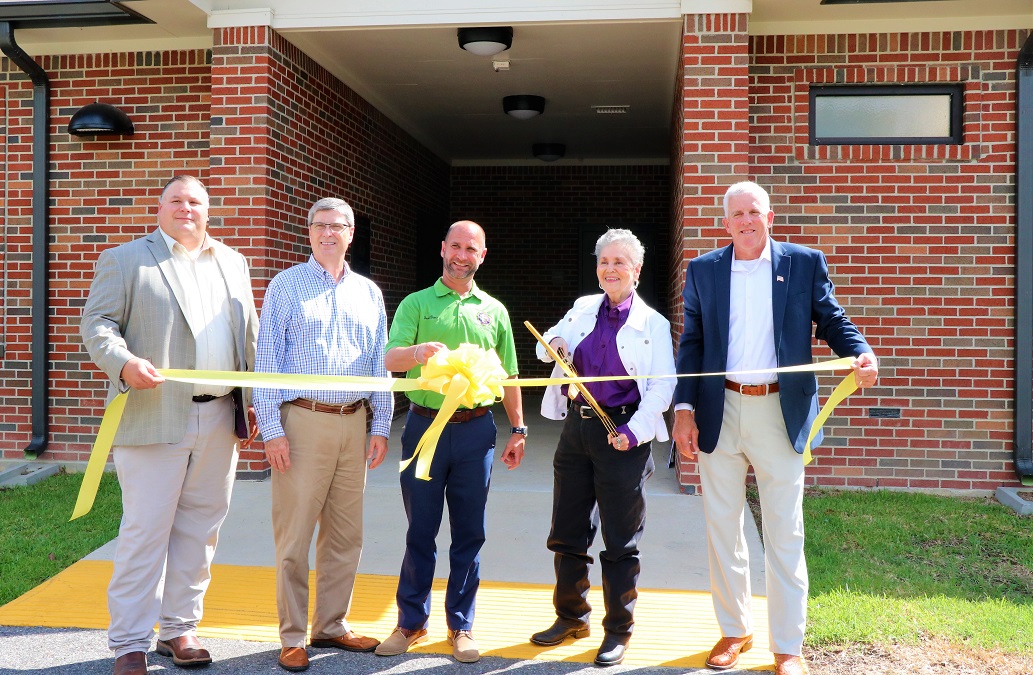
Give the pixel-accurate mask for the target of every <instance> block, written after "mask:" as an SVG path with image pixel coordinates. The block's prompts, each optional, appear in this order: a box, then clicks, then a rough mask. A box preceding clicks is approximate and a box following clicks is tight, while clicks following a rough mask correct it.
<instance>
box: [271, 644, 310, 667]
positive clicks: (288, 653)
mask: <svg viewBox="0 0 1033 675" xmlns="http://www.w3.org/2000/svg"><path fill="white" fill-rule="evenodd" d="M278 660H279V662H280V667H281V668H283V669H284V670H289V671H291V672H292V673H297V672H300V671H302V670H308V652H306V651H305V648H304V647H284V648H283V649H281V650H280V658H279V659H278Z"/></svg>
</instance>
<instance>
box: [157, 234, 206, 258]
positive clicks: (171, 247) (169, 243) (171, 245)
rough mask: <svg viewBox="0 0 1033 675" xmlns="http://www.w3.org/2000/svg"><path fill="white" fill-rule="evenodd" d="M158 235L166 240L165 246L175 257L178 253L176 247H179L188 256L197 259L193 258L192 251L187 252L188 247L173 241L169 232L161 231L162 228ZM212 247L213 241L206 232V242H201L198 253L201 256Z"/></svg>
mask: <svg viewBox="0 0 1033 675" xmlns="http://www.w3.org/2000/svg"><path fill="white" fill-rule="evenodd" d="M158 234H160V235H161V238H162V239H164V240H165V245H166V246H168V247H169V253H172V254H173V255H175V253H176V250H175V247H176V246H178V247H180V248H181V249H183V251H184V252H186V254H187V255H188V256H191V257H196V256H192V255H191V252H190V251H187V247H186V246H184V245H183V244H181V243H179V242H178V241H176V240H175V239H173V238H172V237H171V236H169V233H168V232H166V231H165V230H163V229H161V228H160V227H159V228H158ZM211 247H212V240H211V238H210V237H209V236H208V233H207V232H205V233H204V241H202V242H201V248H199V249H197V251H196V253H197V254H198V255H199V254H200V253H201V252H202V251H207V250H208V249H210V248H211Z"/></svg>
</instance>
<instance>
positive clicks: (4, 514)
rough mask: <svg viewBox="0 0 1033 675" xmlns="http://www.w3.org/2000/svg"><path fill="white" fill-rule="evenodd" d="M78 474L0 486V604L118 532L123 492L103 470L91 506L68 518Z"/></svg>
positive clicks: (95, 547)
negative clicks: (24, 484)
mask: <svg viewBox="0 0 1033 675" xmlns="http://www.w3.org/2000/svg"><path fill="white" fill-rule="evenodd" d="M81 484H82V474H58V475H56V476H52V477H51V478H47V479H46V480H43V481H41V482H39V483H36V484H35V485H29V486H27V487H17V488H10V489H4V490H0V523H2V526H0V605H4V604H6V603H8V602H10V601H11V600H13V599H15V598H17V597H18V596H19V595H22V594H23V593H25V592H26V591H28V590H29V589H31V588H33V587H34V586H37V585H39V584H40V583H42V582H44V581H46V580H47V579H49V578H50V577H52V576H54V575H55V574H57V573H58V572H60V571H61V570H63V569H65V568H66V567H68V566H69V565H71V564H72V563H74V562H76V561H77V560H79V559H80V558H82V557H83V556H85V555H86V554H88V553H90V552H91V551H93V550H95V549H97V548H99V547H100V546H102V545H104V544H106V543H107V542H109V541H111V540H112V539H114V538H115V536H117V535H118V524H119V520H120V519H121V517H122V502H121V500H122V494H121V491H120V490H119V488H118V481H117V480H116V479H115V475H114V474H112V473H105V474H104V477H103V478H102V479H101V483H100V490H99V491H98V492H97V501H96V502H95V503H94V506H93V510H92V511H90V513H88V514H86V515H85V516H83V517H82V518H79V519H77V520H75V521H72V522H69V521H68V519H69V517H71V515H72V507H73V506H75V498H76V496H77V495H78V493H79V486H80V485H81Z"/></svg>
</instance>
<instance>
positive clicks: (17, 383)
mask: <svg viewBox="0 0 1033 675" xmlns="http://www.w3.org/2000/svg"><path fill="white" fill-rule="evenodd" d="M208 58H209V55H208V54H207V53H206V52H205V51H204V50H199V51H180V52H164V53H149V52H148V53H139V52H138V53H121V54H98V55H82V56H48V57H41V58H39V59H37V62H38V63H40V65H41V66H42V67H43V69H44V70H45V71H46V72H47V73H48V75H49V76H50V80H51V87H52V91H51V108H50V110H51V125H50V128H51V152H52V154H51V174H50V187H51V193H50V198H51V207H50V222H51V226H50V242H51V243H50V298H49V305H50V308H51V312H50V342H51V353H50V411H51V416H50V444H49V447H48V449H47V452H46V454H45V455H44V456H43V457H44V458H45V459H51V460H60V461H76V460H85V459H86V456H87V453H88V451H89V448H90V446H91V445H92V443H93V439H94V436H95V434H96V431H97V425H98V424H99V422H100V414H101V411H102V408H103V403H104V396H105V393H106V382H105V381H104V380H103V377H102V376H100V375H99V371H98V370H97V369H96V368H95V367H94V366H93V365H92V364H91V363H90V361H89V357H88V355H87V354H86V351H85V349H83V347H82V342H81V340H80V339H79V317H80V315H81V312H82V306H83V304H84V303H85V300H86V294H87V291H88V289H89V285H90V281H91V280H92V278H93V266H94V264H95V262H96V260H97V256H98V255H99V254H100V251H101V250H102V249H104V248H108V247H110V246H112V245H114V244H118V243H122V242H125V241H129V240H131V239H134V238H136V237H138V236H140V235H142V234H145V233H146V232H148V231H150V230H152V229H153V228H154V227H156V220H155V217H154V213H155V211H156V206H157V201H158V196H159V194H160V191H161V187H162V186H163V185H164V184H165V181H166V180H167V179H168V178H169V177H170V176H172V175H173V174H176V173H194V174H197V175H199V176H201V177H202V179H205V178H206V177H207V176H206V173H207V170H208V110H209V104H208V92H209V74H210V66H209V65H208ZM0 90H2V92H3V96H2V98H3V100H4V102H5V103H6V106H5V110H4V115H5V118H4V133H5V141H6V142H5V144H4V148H3V150H2V151H4V152H5V153H6V154H5V156H4V160H5V161H4V162H3V164H2V165H0V169H2V171H3V175H2V176H0V180H2V181H3V184H4V185H5V186H6V203H4V204H3V209H4V215H5V223H4V234H5V236H6V248H5V249H4V250H3V251H0V256H4V257H6V270H7V273H6V275H4V277H5V278H3V279H0V283H2V284H3V285H4V294H3V306H2V307H0V312H2V320H3V325H4V331H5V333H6V339H5V345H4V347H5V349H6V354H5V355H4V361H3V369H2V370H0V407H2V410H0V452H2V457H3V458H4V459H22V458H23V453H22V451H23V449H24V448H25V447H26V446H27V445H28V443H29V439H30V436H31V410H30V394H31V392H30V369H31V359H32V356H31V353H30V342H31V338H30V326H31V316H30V311H29V310H30V306H31V293H32V289H31V280H30V279H31V274H30V271H31V267H32V255H33V251H32V250H31V237H32V224H31V219H32V218H31V217H32V85H31V84H30V82H29V81H28V78H27V77H26V76H25V75H24V74H23V73H22V72H21V71H20V70H19V69H18V68H17V67H16V66H14V65H12V64H11V63H10V61H9V60H8V59H6V58H5V59H2V60H0ZM98 100H99V101H102V102H104V103H110V104H112V105H115V106H117V107H119V108H121V109H122V110H124V111H125V112H126V113H127V114H128V115H129V117H130V118H131V119H132V120H133V124H134V126H135V128H136V134H135V135H133V136H125V137H103V136H101V137H90V136H84V137H76V136H70V135H69V134H68V133H67V128H68V120H69V119H70V118H71V116H72V114H74V113H75V111H77V110H78V109H79V108H81V107H82V106H83V105H85V104H87V103H92V102H94V101H98ZM2 194H3V193H2V192H0V198H2Z"/></svg>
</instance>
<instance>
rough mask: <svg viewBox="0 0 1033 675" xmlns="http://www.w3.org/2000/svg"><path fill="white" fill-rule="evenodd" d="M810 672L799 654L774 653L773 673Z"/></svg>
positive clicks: (782, 674) (793, 673) (801, 674)
mask: <svg viewBox="0 0 1033 675" xmlns="http://www.w3.org/2000/svg"><path fill="white" fill-rule="evenodd" d="M809 672H810V670H808V668H807V664H806V663H805V662H804V660H803V658H802V657H800V656H795V655H793V654H775V675H807V674H808V673H809Z"/></svg>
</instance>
